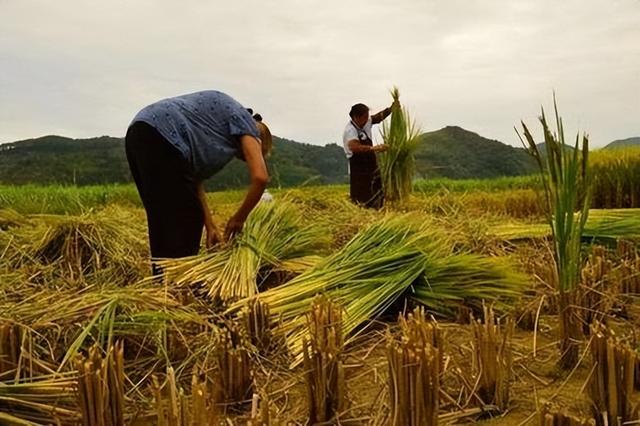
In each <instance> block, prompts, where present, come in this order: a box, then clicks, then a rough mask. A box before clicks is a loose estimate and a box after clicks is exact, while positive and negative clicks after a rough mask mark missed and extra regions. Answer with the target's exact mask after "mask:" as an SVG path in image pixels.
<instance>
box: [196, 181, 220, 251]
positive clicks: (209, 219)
mask: <svg viewBox="0 0 640 426" xmlns="http://www.w3.org/2000/svg"><path fill="white" fill-rule="evenodd" d="M198 199H199V200H200V205H201V206H202V215H203V218H204V229H205V231H206V240H205V245H206V247H207V248H211V247H213V246H214V245H215V244H217V243H219V242H220V240H221V237H220V232H219V231H218V227H217V226H216V224H215V223H214V222H213V216H212V215H211V211H210V210H209V205H208V204H207V192H206V191H205V189H204V182H200V183H199V184H198Z"/></svg>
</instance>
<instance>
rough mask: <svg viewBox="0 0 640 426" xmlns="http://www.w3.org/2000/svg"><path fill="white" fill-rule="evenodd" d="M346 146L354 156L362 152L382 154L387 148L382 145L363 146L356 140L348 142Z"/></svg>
mask: <svg viewBox="0 0 640 426" xmlns="http://www.w3.org/2000/svg"><path fill="white" fill-rule="evenodd" d="M347 145H348V146H349V149H350V150H351V152H353V153H354V154H359V153H362V152H384V151H386V150H387V146H386V145H384V144H381V145H375V146H369V145H363V144H361V143H360V141H359V140H358V139H352V140H350V141H349V142H347Z"/></svg>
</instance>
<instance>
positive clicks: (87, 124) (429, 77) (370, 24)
mask: <svg viewBox="0 0 640 426" xmlns="http://www.w3.org/2000/svg"><path fill="white" fill-rule="evenodd" d="M639 21H640V2H638V1H637V0H624V1H622V0H616V1H599V0H597V1H596V0H594V1H591V2H584V1H579V0H567V1H564V2H553V1H551V0H540V1H524V0H523V1H518V2H507V1H495V0H481V1H480V0H477V1H468V0H465V1H462V0H453V1H447V2H444V1H424V0H414V1H409V0H400V1H398V2H379V1H371V0H369V1H364V0H353V1H349V2H346V1H336V0H325V1H316V0H310V1H305V2H301V1H297V0H281V1H278V2H264V1H262V2H258V1H250V0H235V1H233V2H220V1H213V2H211V1H204V0H185V1H182V2H173V1H168V0H137V1H131V0H129V1H123V0H112V1H109V2H98V1H87V0H65V1H64V2H51V1H48V0H3V1H0V26H1V28H2V31H0V69H2V72H1V73H0V141H11V140H16V139H21V138H27V137H33V136H39V135H42V134H49V133H58V134H64V135H68V136H72V137H87V136H96V135H102V134H109V135H116V136H118V135H123V134H124V131H125V129H126V126H127V125H128V123H129V120H130V119H131V117H133V115H134V114H135V113H136V112H137V111H138V110H139V109H140V108H142V107H143V106H145V105H147V104H148V103H150V102H153V101H155V100H157V99H160V98H163V97H167V96H172V95H178V94H182V93H188V92H190V91H195V90H200V89H210V88H213V89H219V90H223V91H225V92H227V93H229V94H231V95H232V96H234V97H236V98H237V99H238V100H239V101H241V102H242V103H244V104H245V105H247V106H251V107H253V108H254V109H256V110H258V111H261V113H262V114H263V115H264V116H265V119H266V120H267V121H268V122H269V123H270V124H271V126H272V127H273V129H274V133H276V134H278V135H281V136H283V137H287V138H291V139H295V140H299V141H305V142H310V143H316V144H324V143H328V142H336V141H339V140H340V135H341V131H342V129H343V127H344V124H345V122H346V119H347V111H348V109H349V107H350V105H351V104H353V103H355V102H365V103H367V104H369V105H370V106H371V107H372V109H374V110H375V109H378V108H383V107H385V106H386V105H387V104H388V103H389V102H390V98H389V95H388V89H389V88H390V87H391V86H392V85H394V84H395V85H398V86H399V87H400V89H401V93H402V100H403V101H404V102H405V103H406V105H407V106H408V107H409V108H410V110H411V111H412V112H413V114H414V115H415V116H416V118H417V120H418V121H419V122H420V123H421V124H422V127H423V128H424V129H425V130H432V129H437V128H440V127H443V126H445V125H452V124H453V125H460V126H462V127H465V128H468V129H470V130H473V131H476V132H478V133H480V134H482V135H484V136H487V137H490V138H495V139H499V140H502V141H504V142H507V143H512V144H516V143H517V139H516V137H515V134H514V132H513V130H512V128H513V125H514V124H516V123H518V122H519V120H520V119H521V118H524V119H526V120H527V121H528V122H533V121H534V120H535V119H536V116H537V114H538V111H539V107H540V105H541V104H544V105H546V106H548V105H549V103H550V99H551V93H552V90H554V89H555V90H556V91H557V94H558V98H559V103H560V107H561V111H562V113H563V114H564V115H565V116H566V118H567V123H568V128H569V129H571V131H574V130H577V129H584V130H588V131H589V133H590V134H591V135H592V140H593V142H594V145H596V146H597V145H602V144H605V143H607V142H608V141H610V140H613V139H617V138H623V137H628V136H635V135H640V124H639V122H638V120H637V118H636V117H637V111H638V110H639V108H640V43H638V40H640V27H638V26H637V22H639Z"/></svg>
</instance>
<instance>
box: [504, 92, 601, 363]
mask: <svg viewBox="0 0 640 426" xmlns="http://www.w3.org/2000/svg"><path fill="white" fill-rule="evenodd" d="M553 105H554V109H555V118H556V127H557V134H555V133H554V132H552V130H551V128H550V127H549V124H548V123H547V118H546V116H545V113H544V109H543V110H542V115H541V117H540V123H541V124H542V130H543V134H544V146H545V155H543V154H541V153H540V150H539V149H538V144H537V142H536V140H535V138H534V137H533V136H532V135H531V132H530V131H529V128H528V127H527V126H526V125H525V124H524V122H522V128H523V133H524V138H523V137H522V136H520V133H519V132H517V130H516V132H517V133H518V137H520V140H521V142H522V144H523V145H524V146H525V148H527V149H528V151H529V153H530V154H531V155H532V156H533V158H534V159H535V160H536V162H537V163H538V166H539V168H540V175H541V177H542V183H543V185H544V193H545V197H546V201H547V202H546V204H547V206H548V210H547V218H548V223H549V226H550V228H551V235H552V238H553V241H554V244H555V251H554V253H555V263H556V268H557V272H558V286H559V288H558V290H559V292H560V297H559V302H560V351H561V357H560V366H561V367H563V368H566V369H569V368H572V367H573V366H574V365H575V364H576V363H577V361H578V349H579V348H578V345H577V344H576V342H578V341H580V340H581V330H580V328H579V324H577V321H576V318H575V314H574V312H573V309H572V306H571V304H570V300H571V299H575V295H574V292H575V291H576V288H577V287H578V284H579V282H580V268H581V267H582V263H583V262H582V257H581V252H580V249H581V240H582V236H583V233H584V229H585V225H586V223H587V218H588V217H589V206H590V205H591V191H592V187H591V180H590V175H589V169H588V164H589V139H588V137H587V136H586V135H583V136H582V145H581V147H580V146H579V142H580V135H579V134H578V135H577V136H576V141H575V144H574V146H573V149H571V148H570V147H569V146H567V145H566V144H565V137H564V126H563V123H562V119H561V118H560V116H559V114H558V107H557V104H556V101H555V95H554V99H553ZM525 139H526V143H525Z"/></svg>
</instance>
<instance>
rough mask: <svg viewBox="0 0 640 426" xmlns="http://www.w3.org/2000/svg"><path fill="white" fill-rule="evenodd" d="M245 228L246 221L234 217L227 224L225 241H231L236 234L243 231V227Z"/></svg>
mask: <svg viewBox="0 0 640 426" xmlns="http://www.w3.org/2000/svg"><path fill="white" fill-rule="evenodd" d="M243 226H244V220H242V219H240V218H238V217H237V216H232V217H231V219H229V221H228V222H227V227H226V228H225V230H224V237H225V239H227V241H228V240H230V239H232V238H233V237H234V236H235V235H236V234H238V233H240V231H242V227H243Z"/></svg>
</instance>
